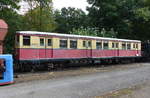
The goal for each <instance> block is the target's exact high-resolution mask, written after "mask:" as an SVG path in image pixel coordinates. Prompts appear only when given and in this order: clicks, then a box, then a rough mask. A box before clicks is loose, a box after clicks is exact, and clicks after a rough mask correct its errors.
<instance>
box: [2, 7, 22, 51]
mask: <svg viewBox="0 0 150 98" xmlns="http://www.w3.org/2000/svg"><path fill="white" fill-rule="evenodd" d="M0 13H1V14H0V18H1V19H4V20H5V21H6V22H7V24H8V26H9V30H8V34H7V37H6V39H5V44H4V47H5V49H4V50H5V53H13V52H14V42H15V32H16V31H17V30H22V16H20V15H18V14H17V13H16V12H15V11H14V10H12V9H7V8H6V9H4V10H3V11H2V12H0ZM3 15H5V16H3Z"/></svg>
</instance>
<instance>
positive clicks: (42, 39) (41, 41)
mask: <svg viewBox="0 0 150 98" xmlns="http://www.w3.org/2000/svg"><path fill="white" fill-rule="evenodd" d="M40 46H44V38H40Z"/></svg>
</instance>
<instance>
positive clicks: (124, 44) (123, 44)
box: [121, 42, 127, 50]
mask: <svg viewBox="0 0 150 98" xmlns="http://www.w3.org/2000/svg"><path fill="white" fill-rule="evenodd" d="M121 48H122V50H126V49H127V46H126V42H122V44H121Z"/></svg>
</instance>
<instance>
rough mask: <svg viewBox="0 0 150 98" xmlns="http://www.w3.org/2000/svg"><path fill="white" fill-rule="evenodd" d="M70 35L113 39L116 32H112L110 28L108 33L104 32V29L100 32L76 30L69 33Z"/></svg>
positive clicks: (95, 29)
mask: <svg viewBox="0 0 150 98" xmlns="http://www.w3.org/2000/svg"><path fill="white" fill-rule="evenodd" d="M70 34H75V35H87V36H99V37H110V38H114V37H116V35H117V32H115V31H114V29H113V28H111V29H110V30H109V31H106V30H105V28H103V29H102V30H101V31H100V30H98V29H97V28H90V27H88V28H83V27H81V28H78V29H75V28H73V30H72V31H71V32H70Z"/></svg>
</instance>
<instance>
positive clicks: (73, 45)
mask: <svg viewBox="0 0 150 98" xmlns="http://www.w3.org/2000/svg"><path fill="white" fill-rule="evenodd" d="M70 48H73V49H77V40H70Z"/></svg>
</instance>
